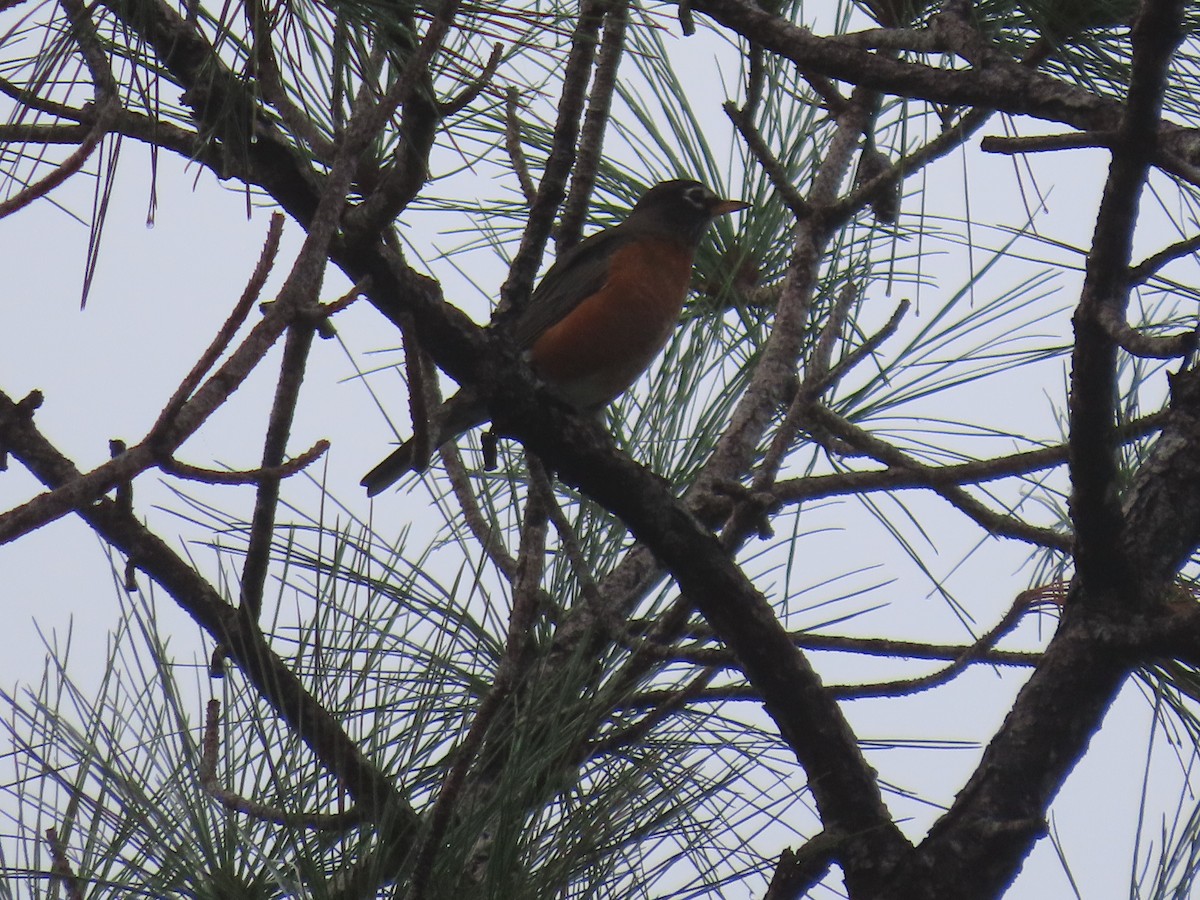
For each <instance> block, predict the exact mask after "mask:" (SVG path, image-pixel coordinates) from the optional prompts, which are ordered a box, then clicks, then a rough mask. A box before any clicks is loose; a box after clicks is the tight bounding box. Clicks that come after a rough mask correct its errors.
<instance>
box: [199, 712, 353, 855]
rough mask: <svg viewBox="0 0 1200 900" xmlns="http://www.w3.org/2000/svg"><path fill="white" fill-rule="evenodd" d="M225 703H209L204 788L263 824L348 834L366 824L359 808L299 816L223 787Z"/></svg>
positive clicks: (203, 747) (203, 751) (202, 767)
mask: <svg viewBox="0 0 1200 900" xmlns="http://www.w3.org/2000/svg"><path fill="white" fill-rule="evenodd" d="M220 722H221V701H220V700H215V699H214V700H209V701H208V706H207V707H206V709H205V715H204V739H203V741H202V742H201V753H200V773H199V774H200V786H201V787H202V788H204V790H205V792H206V793H207V794H208V795H209V796H210V797H212V798H213V799H214V800H216V801H217V802H218V803H220V804H221V805H222V806H223V807H225V808H226V809H227V810H229V811H230V812H237V813H242V814H244V815H247V816H249V817H250V818H252V819H257V820H258V821H260V822H274V823H275V824H277V825H285V826H287V827H289V828H305V829H308V830H310V831H328V832H345V831H348V830H349V829H351V828H353V827H354V826H356V825H359V824H361V823H362V821H363V814H362V811H361V809H360V807H358V806H357V805H355V806H351V807H350V808H349V809H347V810H344V811H342V812H337V813H317V812H313V813H295V812H288V811H287V810H284V809H282V808H280V807H278V806H271V805H270V804H267V803H259V802H257V801H255V800H250V799H248V798H246V797H243V796H242V795H241V794H238V793H237V792H235V791H231V790H229V789H228V788H226V787H223V786H222V785H221V781H220V779H219V778H218V777H217V752H218V751H219V750H220V746H221V737H220V731H219V726H220Z"/></svg>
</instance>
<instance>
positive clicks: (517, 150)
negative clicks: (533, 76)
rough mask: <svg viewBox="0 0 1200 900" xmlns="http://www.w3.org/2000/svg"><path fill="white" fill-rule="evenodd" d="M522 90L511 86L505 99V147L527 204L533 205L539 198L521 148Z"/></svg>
mask: <svg viewBox="0 0 1200 900" xmlns="http://www.w3.org/2000/svg"><path fill="white" fill-rule="evenodd" d="M520 108H521V92H520V91H518V90H517V89H516V88H515V87H510V88H509V89H508V93H507V94H506V95H505V100H504V149H506V150H507V151H508V161H509V163H510V164H511V165H512V170H513V172H514V173H516V176H517V183H518V184H519V185H520V186H521V194H522V195H523V196H524V197H525V204H526V205H527V206H533V201H534V200H535V199H536V198H537V187H535V186H534V183H533V177H532V176H531V175H530V174H529V164H528V163H527V162H526V161H525V151H524V150H523V149H521V117H520V112H519V110H520Z"/></svg>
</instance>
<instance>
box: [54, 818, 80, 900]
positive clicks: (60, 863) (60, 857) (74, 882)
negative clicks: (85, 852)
mask: <svg viewBox="0 0 1200 900" xmlns="http://www.w3.org/2000/svg"><path fill="white" fill-rule="evenodd" d="M46 844H47V845H48V846H49V847H50V876H51V882H50V883H51V891H54V887H53V885H54V882H55V881H58V882H59V883H60V884H62V886H63V887H64V888H66V891H67V900H83V885H81V884H80V883H79V879H78V878H77V877H76V875H75V870H74V869H72V868H71V861H70V860H69V859H67V848H66V847H64V846H63V842H62V840H61V839H60V838H59V836H58V829H57V828H54V827H50V828H47V829H46Z"/></svg>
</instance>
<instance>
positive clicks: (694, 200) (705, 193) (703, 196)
mask: <svg viewBox="0 0 1200 900" xmlns="http://www.w3.org/2000/svg"><path fill="white" fill-rule="evenodd" d="M715 197H716V195H715V194H714V193H713V192H712V191H710V190H709V189H708V188H706V187H705V186H704V185H702V184H697V185H694V186H692V187H690V188H688V189H687V190H686V191H684V192H683V198H684V199H685V200H687V202H688V203H690V204H692V206H694V207H696V209H707V208H708V206H709V204H710V203H711V202H712V201H713V199H714V198H715Z"/></svg>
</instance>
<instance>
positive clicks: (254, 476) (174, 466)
mask: <svg viewBox="0 0 1200 900" xmlns="http://www.w3.org/2000/svg"><path fill="white" fill-rule="evenodd" d="M328 449H329V441H327V440H324V439H322V440H319V441H317V442H316V443H315V444H313V445H312V446H311V447H309V448H308V449H307V450H305V451H304V452H303V453H300V454H298V455H297V456H293V457H292V458H291V459H289V460H287V461H286V462H282V463H280V464H279V465H277V466H269V467H264V468H259V469H242V470H233V471H230V470H227V469H209V468H205V467H203V466H193V465H189V464H188V463H184V462H180V461H179V460H177V459H175V458H174V457H172V458H169V459H165V460H162V461H160V462H159V468H160V469H162V470H163V471H164V472H166V473H167V474H168V475H174V476H175V477H177V478H185V479H187V480H188V481H200V482H203V483H204V484H225V485H231V484H257V483H258V482H260V481H262V480H263V479H264V478H276V479H281V478H290V477H291V476H293V475H295V474H297V473H299V472H302V471H303V470H304V469H307V468H308V467H309V466H311V465H312V464H313V463H314V462H316V461H317V460H318V459H320V458H321V457H322V456H323V455H324V454H325V452H326V451H327V450H328Z"/></svg>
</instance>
